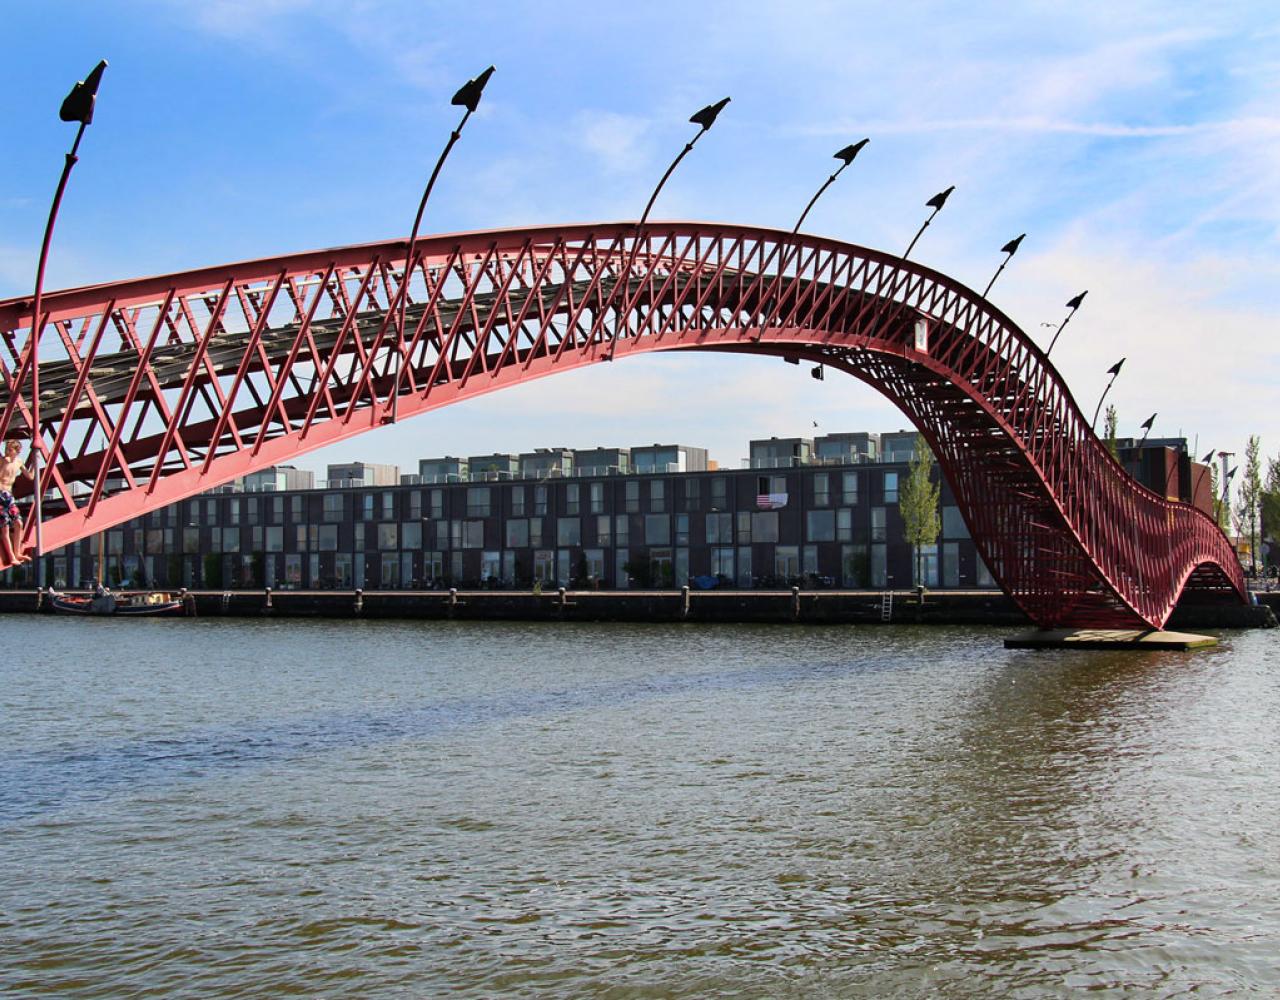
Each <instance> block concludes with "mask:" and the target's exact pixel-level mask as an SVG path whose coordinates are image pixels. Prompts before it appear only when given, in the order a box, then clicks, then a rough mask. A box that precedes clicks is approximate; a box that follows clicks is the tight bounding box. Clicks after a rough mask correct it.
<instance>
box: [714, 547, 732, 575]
mask: <svg viewBox="0 0 1280 1000" xmlns="http://www.w3.org/2000/svg"><path fill="white" fill-rule="evenodd" d="M733 567H734V563H733V549H731V548H728V547H724V548H713V549H712V550H711V575H712V576H714V577H723V580H722V581H721V582H722V583H723V582H732V581H733V579H734V568H733Z"/></svg>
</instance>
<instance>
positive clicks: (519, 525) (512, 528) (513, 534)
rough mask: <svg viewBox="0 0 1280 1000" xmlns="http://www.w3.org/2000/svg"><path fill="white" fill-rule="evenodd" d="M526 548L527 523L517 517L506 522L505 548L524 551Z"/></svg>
mask: <svg viewBox="0 0 1280 1000" xmlns="http://www.w3.org/2000/svg"><path fill="white" fill-rule="evenodd" d="M528 547H529V522H528V521H526V520H525V519H524V518H519V517H517V518H512V519H511V520H509V521H507V548H509V549H524V548H528Z"/></svg>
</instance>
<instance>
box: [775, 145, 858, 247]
mask: <svg viewBox="0 0 1280 1000" xmlns="http://www.w3.org/2000/svg"><path fill="white" fill-rule="evenodd" d="M870 141H871V140H870V139H859V140H858V141H857V142H855V143H854V144H853V145H851V146H845V147H844V149H842V150H840V151H839V152H838V153H836V154H835V157H834V158H835V159H837V160H841V161H842V162H841V164H840V166H839V167H838V168H837V169H836V172H835V173H834V174H832V175H831V176H830V177H828V178H827V179H826V181H825V182H823V185H822V187H820V188H818V191H817V193H816V194H815V195H814V196H813V197H812V198H810V199H809V204H807V205H805V207H804V211H803V212H801V213H800V218H798V219H796V224H795V228H794V229H792V230H791V235H792V236H795V235H796V233H798V232H800V227H801V226H802V225H803V224H804V220H805V217H806V216H807V215H808V214H809V210H810V209H811V208H813V206H814V205H816V204H817V203H818V199H819V198H821V197H822V193H823V192H824V191H826V190H827V188H829V187H831V185H832V184H834V183H835V182H836V178H837V177H839V176H840V174H841V173H842V172H843V171H844V168H845V167H847V166H848V165H849V164H850V163H852V162H853V161H854V159H855V158H856V157H857V155H858V154H859V153H861V152H862V147H863V146H865V145H866V144H867V143H869V142H870Z"/></svg>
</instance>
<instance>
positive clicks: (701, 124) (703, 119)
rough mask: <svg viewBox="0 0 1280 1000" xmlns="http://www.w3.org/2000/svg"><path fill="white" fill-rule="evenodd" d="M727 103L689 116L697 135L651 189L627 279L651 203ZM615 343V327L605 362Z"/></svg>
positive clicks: (727, 99)
mask: <svg viewBox="0 0 1280 1000" xmlns="http://www.w3.org/2000/svg"><path fill="white" fill-rule="evenodd" d="M729 101H730V98H728V97H725V98H722V99H721V100H719V101H716V103H715V104H708V105H707V106H706V107H705V108H702V109H701V110H699V111H695V112H694V113H693V114H692V115H690V116H689V121H690V122H691V123H692V124H694V125H697V126H698V134H697V135H695V136H694V137H693V138H692V139H690V140H689V141H688V142H686V143H685V144H684V149H682V150H680V153H679V155H677V156H676V158H675V159H674V160H672V161H671V166H669V167H667V172H666V173H665V174H663V175H662V179H661V180H660V181H658V186H657V187H656V188H654V189H653V194H651V195H649V203H648V204H647V205H645V207H644V212H643V214H641V216H640V221H639V222H637V223H636V235H635V239H634V240H633V241H632V244H631V253H630V255H629V256H628V258H627V266H626V269H625V271H624V272H623V273H624V274H625V275H627V276H628V277H630V274H631V268H632V267H634V266H635V262H636V257H638V256H639V255H640V234H641V233H642V232H643V231H644V224H645V223H646V222H647V221H649V212H650V211H651V210H652V209H653V203H654V202H655V201H657V200H658V194H659V193H660V192H661V191H662V189H663V187H664V186H665V185H666V183H667V178H668V177H670V176H671V175H672V174H673V173H674V172H675V169H676V167H678V166H679V165H680V161H681V160H683V159H684V158H685V157H686V156H688V155H689V152H690V150H692V149H693V147H694V145H695V144H696V143H697V141H698V140H699V139H701V138H702V136H703V134H704V133H705V132H706V131H707V130H708V129H710V128H711V126H712V125H714V124H715V123H716V118H717V117H719V115H720V112H721V111H723V110H724V107H725V105H726V104H728V103H729ZM617 343H618V330H617V328H616V327H615V328H614V331H613V337H612V338H611V339H610V340H609V353H608V354H606V355H605V357H604V360H605V361H612V360H613V351H614V348H615V347H616V346H617Z"/></svg>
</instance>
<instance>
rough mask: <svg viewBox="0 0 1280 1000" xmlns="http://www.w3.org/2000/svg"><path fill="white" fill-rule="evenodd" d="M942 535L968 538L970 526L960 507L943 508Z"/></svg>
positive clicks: (944, 536)
mask: <svg viewBox="0 0 1280 1000" xmlns="http://www.w3.org/2000/svg"><path fill="white" fill-rule="evenodd" d="M942 537H943V538H968V537H969V526H968V525H966V524H965V523H964V518H963V517H961V516H960V508H959V507H943V508H942Z"/></svg>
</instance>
